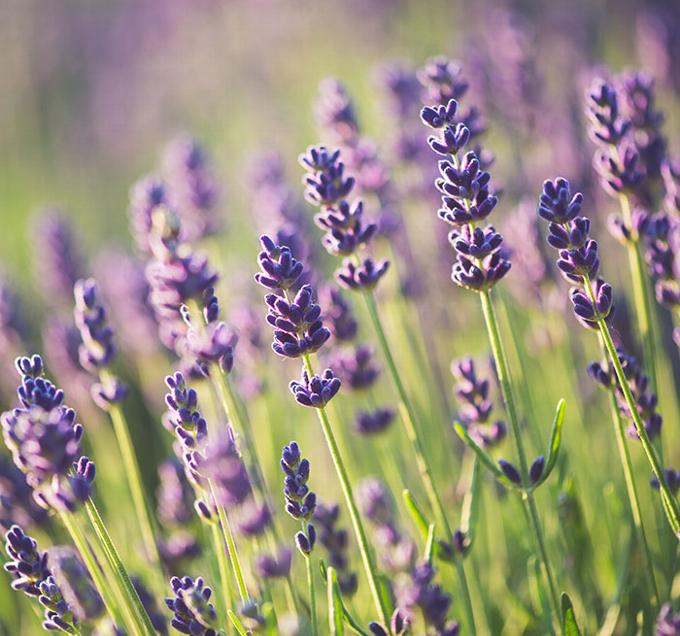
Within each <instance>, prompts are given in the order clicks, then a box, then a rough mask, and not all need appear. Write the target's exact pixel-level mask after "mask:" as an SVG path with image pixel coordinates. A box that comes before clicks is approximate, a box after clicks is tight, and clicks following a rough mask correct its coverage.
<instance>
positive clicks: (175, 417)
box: [164, 371, 208, 449]
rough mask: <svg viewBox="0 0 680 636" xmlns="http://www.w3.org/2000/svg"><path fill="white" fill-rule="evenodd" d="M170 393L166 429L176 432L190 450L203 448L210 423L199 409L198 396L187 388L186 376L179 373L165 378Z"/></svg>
mask: <svg viewBox="0 0 680 636" xmlns="http://www.w3.org/2000/svg"><path fill="white" fill-rule="evenodd" d="M165 384H166V386H167V387H168V392H167V393H166V394H165V403H166V405H167V406H168V412H167V413H166V415H165V418H164V422H165V424H166V428H170V429H171V430H172V431H174V432H175V435H176V436H177V439H178V440H179V441H180V442H181V443H182V445H183V446H185V447H186V448H188V449H194V448H197V447H198V448H200V447H202V446H203V445H204V444H205V442H206V440H207V436H208V423H207V422H206V420H205V419H204V418H203V416H202V415H201V412H200V410H199V407H198V394H197V393H196V391H195V389H192V388H190V387H188V386H187V384H186V382H185V380H184V375H182V373H180V372H179V371H177V372H176V373H175V374H173V375H169V376H167V377H166V378H165Z"/></svg>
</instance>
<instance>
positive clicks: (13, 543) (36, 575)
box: [5, 525, 50, 597]
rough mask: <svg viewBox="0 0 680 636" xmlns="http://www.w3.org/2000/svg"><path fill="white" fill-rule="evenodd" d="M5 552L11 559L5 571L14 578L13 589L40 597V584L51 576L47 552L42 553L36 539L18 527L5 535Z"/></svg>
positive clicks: (15, 526)
mask: <svg viewBox="0 0 680 636" xmlns="http://www.w3.org/2000/svg"><path fill="white" fill-rule="evenodd" d="M5 550H6V552H7V554H8V555H9V557H10V559H11V561H9V562H8V563H5V570H6V571H7V572H9V573H10V574H11V575H12V576H13V577H14V580H13V581H12V589H13V590H21V591H22V592H24V593H25V594H27V595H28V596H36V597H37V596H39V595H40V588H39V584H40V582H41V581H43V580H45V579H46V578H47V577H48V576H49V575H50V570H49V568H48V566H47V552H40V551H39V550H38V544H37V543H36V541H35V539H33V538H31V537H29V536H28V535H27V534H25V533H24V531H23V530H22V529H21V528H20V527H19V526H17V525H14V526H12V527H11V528H10V529H9V530H8V531H7V534H5Z"/></svg>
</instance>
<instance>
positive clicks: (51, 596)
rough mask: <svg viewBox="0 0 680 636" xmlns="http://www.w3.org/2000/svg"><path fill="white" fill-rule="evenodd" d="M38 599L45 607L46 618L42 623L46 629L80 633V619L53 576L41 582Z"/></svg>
mask: <svg viewBox="0 0 680 636" xmlns="http://www.w3.org/2000/svg"><path fill="white" fill-rule="evenodd" d="M38 600H39V601H40V603H41V605H43V606H44V607H45V620H44V621H43V623H42V626H43V628H44V629H46V630H47V631H55V632H56V631H60V632H65V633H66V634H78V633H79V632H80V629H79V627H78V626H77V625H78V621H77V619H76V617H75V615H74V614H73V611H72V610H71V608H70V607H69V605H68V603H67V602H66V600H65V599H64V597H63V595H62V593H61V589H60V587H59V586H58V585H57V582H56V581H55V580H54V577H53V576H48V577H47V578H46V579H45V580H44V581H41V582H40V596H39V598H38Z"/></svg>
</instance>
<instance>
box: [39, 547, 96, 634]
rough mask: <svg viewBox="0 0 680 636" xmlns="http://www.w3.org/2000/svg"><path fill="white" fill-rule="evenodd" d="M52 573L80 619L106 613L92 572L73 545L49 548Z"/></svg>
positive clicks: (61, 591) (92, 618)
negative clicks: (92, 577) (91, 575)
mask: <svg viewBox="0 0 680 636" xmlns="http://www.w3.org/2000/svg"><path fill="white" fill-rule="evenodd" d="M49 562H50V568H51V570H52V575H53V577H54V580H55V581H56V583H57V585H58V588H59V591H60V593H61V595H62V597H63V600H64V601H65V603H66V605H67V607H68V608H69V609H70V610H71V612H72V613H73V615H74V616H75V617H76V618H77V619H78V620H79V621H88V620H94V619H97V618H99V617H101V616H102V614H103V613H104V603H103V602H102V598H101V596H99V592H97V589H96V588H95V586H94V583H93V582H92V579H91V578H90V574H89V572H88V571H87V569H86V568H85V565H84V564H83V562H82V561H81V560H80V557H79V556H78V553H77V552H76V551H75V550H74V549H73V548H71V547H66V546H57V547H54V548H51V549H50V550H49Z"/></svg>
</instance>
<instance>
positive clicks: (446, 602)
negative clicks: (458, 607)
mask: <svg viewBox="0 0 680 636" xmlns="http://www.w3.org/2000/svg"><path fill="white" fill-rule="evenodd" d="M435 574H436V573H435V570H434V568H433V567H432V565H430V564H429V563H427V562H425V563H420V564H418V565H416V567H415V568H414V569H413V571H412V572H411V575H410V579H409V580H408V581H406V582H404V581H402V583H401V584H400V585H399V586H398V587H397V605H398V607H399V609H400V610H401V611H403V612H405V614H406V617H407V620H409V619H410V620H413V615H414V613H415V611H416V610H419V611H420V614H421V615H422V618H423V622H424V624H425V628H426V629H431V630H433V631H432V633H433V634H437V636H457V634H458V633H459V629H460V628H459V625H458V623H457V622H455V621H452V620H449V619H448V613H449V608H450V607H451V597H450V596H449V595H448V594H447V593H446V592H445V591H444V590H443V588H442V587H441V585H439V584H437V583H435V582H434V577H435Z"/></svg>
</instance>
